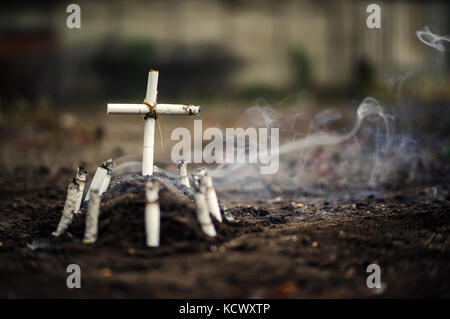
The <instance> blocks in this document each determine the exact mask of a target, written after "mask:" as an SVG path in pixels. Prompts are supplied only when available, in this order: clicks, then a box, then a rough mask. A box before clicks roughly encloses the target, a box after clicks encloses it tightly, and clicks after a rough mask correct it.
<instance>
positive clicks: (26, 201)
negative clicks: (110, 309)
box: [0, 167, 450, 298]
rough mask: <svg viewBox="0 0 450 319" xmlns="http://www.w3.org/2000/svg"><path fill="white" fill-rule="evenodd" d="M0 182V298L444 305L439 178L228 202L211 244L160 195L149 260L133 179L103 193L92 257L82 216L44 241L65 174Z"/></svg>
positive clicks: (183, 201) (444, 208)
mask: <svg viewBox="0 0 450 319" xmlns="http://www.w3.org/2000/svg"><path fill="white" fill-rule="evenodd" d="M0 175H1V178H0V211H1V214H0V229H1V231H0V242H1V246H0V297H3V298H5V297H6V298H16V297H38V298H47V297H52V298H56V297H63V298H66V297H69V298H70V297H82V298H85V297H87V298H92V297H100V298H110V297H112V298H133V297H138V298H140V297H146V298H147V297H148V298H171V297H172V298H220V297H222V298H233V297H244V298H305V297H306V298H328V297H332V298H335V297H337V298H353V297H357V298H360V297H374V298H377V297H388V298H390V297H408V298H409V297H447V298H448V297H450V275H449V271H448V270H449V264H450V238H449V234H450V214H449V207H450V198H449V195H448V188H447V185H448V183H446V182H445V181H443V180H442V179H443V177H441V182H442V184H441V186H440V187H438V188H437V189H428V188H426V189H422V188H412V189H409V190H408V191H402V192H401V193H392V192H391V193H389V194H385V195H380V196H371V197H369V198H365V199H364V200H359V201H354V202H351V201H350V202H347V203H340V204H331V203H326V202H323V203H321V204H304V203H302V202H292V201H291V200H290V198H289V197H290V196H289V195H286V196H284V197H283V198H280V199H279V200H278V201H276V202H272V203H268V202H262V201H254V202H252V200H251V199H248V200H247V201H246V202H245V203H244V202H242V203H236V201H234V202H231V201H230V200H228V199H226V198H225V199H223V200H222V203H221V204H222V205H223V206H224V207H226V209H225V216H226V218H225V220H224V222H223V223H222V224H219V223H217V222H216V223H215V226H216V229H217V232H218V236H217V238H214V239H211V238H207V237H206V236H204V235H203V234H202V232H201V230H200V229H199V226H198V224H197V222H196V219H195V211H194V205H193V202H192V201H191V200H190V199H189V197H188V196H185V195H184V194H183V192H177V191H173V190H169V188H170V187H169V188H167V187H163V189H162V191H161V210H162V237H161V246H160V247H159V248H156V249H149V248H147V247H146V246H145V235H144V218H143V211H144V205H145V204H144V191H143V187H142V185H143V184H142V183H143V181H142V178H141V177H139V176H137V175H136V176H132V177H130V178H129V180H127V181H126V183H128V184H130V183H131V184H133V185H131V186H133V187H130V185H128V184H127V185H123V184H124V181H123V180H120V178H119V179H116V180H115V181H114V182H113V184H112V185H111V188H110V190H109V191H108V193H109V194H110V195H111V196H110V195H107V196H105V198H104V200H103V203H102V214H101V217H100V222H99V223H100V227H99V240H98V242H97V243H96V244H94V245H91V246H87V245H84V244H83V243H82V240H81V239H82V235H83V231H84V219H85V214H84V213H82V214H79V215H77V216H76V217H75V219H74V222H73V224H72V225H71V226H70V228H69V232H68V233H66V234H65V235H64V236H62V237H61V238H58V239H55V238H52V236H51V232H52V231H53V230H55V228H56V226H57V223H58V221H59V218H60V214H61V210H62V207H63V204H64V198H65V192H66V188H67V184H68V181H69V180H70V178H71V177H72V176H73V169H72V168H61V169H60V170H59V171H57V172H56V173H54V174H50V173H49V169H48V168H46V167H40V168H35V169H31V168H17V169H16V170H14V171H11V172H7V171H3V172H0ZM442 176H445V175H442ZM156 178H159V179H160V180H163V178H162V177H161V176H160V175H157V176H156ZM444 179H445V178H444ZM167 185H169V184H167ZM169 186H170V185H169ZM123 190H126V191H123ZM112 195H114V196H112ZM73 263H75V264H78V265H79V266H80V267H81V273H82V288H81V289H68V288H67V286H66V278H67V276H68V274H67V273H66V267H67V266H68V265H69V264H73ZM372 263H376V264H379V265H380V267H381V269H382V277H381V279H382V283H383V284H382V289H380V290H378V291H373V290H371V289H369V288H367V286H366V278H367V276H368V274H367V273H366V267H367V266H368V265H369V264H372Z"/></svg>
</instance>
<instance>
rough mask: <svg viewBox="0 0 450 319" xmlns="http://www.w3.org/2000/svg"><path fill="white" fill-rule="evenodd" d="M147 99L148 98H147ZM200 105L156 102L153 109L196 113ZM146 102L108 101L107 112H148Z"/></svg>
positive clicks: (171, 112)
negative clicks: (123, 102)
mask: <svg viewBox="0 0 450 319" xmlns="http://www.w3.org/2000/svg"><path fill="white" fill-rule="evenodd" d="M147 101H148V99H147ZM200 109H201V107H200V106H198V105H189V104H156V106H155V111H156V113H157V114H162V115H197V114H199V113H200ZM149 111H150V109H149V108H148V105H147V104H122V103H108V106H107V109H106V113H107V114H144V115H145V114H148V113H149Z"/></svg>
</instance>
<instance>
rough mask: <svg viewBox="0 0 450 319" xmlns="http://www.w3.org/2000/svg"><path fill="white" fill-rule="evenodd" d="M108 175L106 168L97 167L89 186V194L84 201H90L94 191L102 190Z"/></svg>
mask: <svg viewBox="0 0 450 319" xmlns="http://www.w3.org/2000/svg"><path fill="white" fill-rule="evenodd" d="M107 173H108V170H107V169H106V168H105V167H103V165H101V166H99V167H97V170H96V171H95V175H94V178H93V179H92V182H91V185H90V186H89V189H88V193H87V195H86V197H85V198H84V201H88V200H89V198H90V196H91V191H92V190H94V189H95V190H99V189H100V187H101V186H102V184H103V180H104V179H105V176H106V174H107Z"/></svg>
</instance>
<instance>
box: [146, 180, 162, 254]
mask: <svg viewBox="0 0 450 319" xmlns="http://www.w3.org/2000/svg"><path fill="white" fill-rule="evenodd" d="M145 197H146V204H145V234H146V238H147V246H148V247H158V246H159V237H160V235H159V234H160V210H159V202H158V198H159V184H158V183H157V182H152V181H148V182H147V183H146V184H145Z"/></svg>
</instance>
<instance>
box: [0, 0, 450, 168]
mask: <svg viewBox="0 0 450 319" xmlns="http://www.w3.org/2000/svg"><path fill="white" fill-rule="evenodd" d="M76 3H77V4H78V5H79V6H80V7H81V28H80V29H69V28H68V27H67V26H66V19H67V17H68V16H69V13H67V12H66V7H67V6H68V5H69V4H70V2H61V1H42V0H39V1H33V2H28V1H14V2H10V3H4V2H2V3H1V4H0V70H1V71H0V130H1V131H0V132H1V138H0V147H1V148H0V150H1V154H0V164H2V165H4V166H5V167H9V166H12V165H20V164H24V165H32V164H33V163H36V162H39V165H41V164H42V165H46V166H49V167H53V166H57V165H58V164H57V163H59V162H60V161H66V163H68V164H70V165H72V164H75V163H80V162H83V161H86V162H88V163H91V161H92V162H98V161H102V160H104V159H106V158H108V157H110V156H112V157H118V156H123V155H126V154H135V153H139V152H140V149H141V139H142V128H143V122H142V121H141V120H139V119H137V118H135V117H133V116H131V117H127V116H110V117H108V118H107V117H106V114H105V113H106V112H105V111H106V103H108V102H134V103H138V102H140V101H141V100H142V99H143V98H144V95H145V88H146V82H147V72H148V70H149V69H150V68H156V69H159V70H160V80H159V100H160V101H164V102H173V103H175V102H182V103H192V104H200V105H202V106H204V109H203V111H202V119H203V120H205V121H208V124H205V123H204V127H205V126H219V127H226V125H229V124H230V123H233V122H234V121H235V120H236V119H237V118H239V112H240V111H242V112H243V111H244V110H245V109H246V108H248V107H250V106H252V105H255V104H258V103H263V104H267V105H271V106H278V105H280V107H281V108H282V107H285V108H296V109H298V108H302V111H304V112H305V114H308V112H313V111H317V110H320V109H321V108H322V107H323V106H327V107H329V106H334V107H337V108H342V109H345V107H346V106H350V107H352V108H351V110H354V107H355V105H357V104H358V103H359V102H360V101H361V100H362V99H363V98H364V97H366V96H374V97H376V98H377V99H379V100H381V101H383V102H384V103H394V102H396V103H399V99H400V98H401V101H402V104H405V103H406V104H415V105H416V104H417V105H420V106H421V107H423V108H425V109H426V108H428V107H429V106H430V105H436V104H437V105H445V106H448V101H449V100H450V77H449V69H450V63H449V57H448V54H447V53H442V52H439V51H437V50H434V49H432V48H430V47H428V46H426V45H424V44H423V43H422V42H420V41H419V40H418V38H417V36H416V31H417V30H420V29H422V28H423V27H424V26H428V27H429V28H430V30H431V31H432V32H434V33H436V34H439V35H447V34H450V23H449V22H448V18H449V13H450V10H449V9H450V3H448V2H446V1H376V2H375V3H377V4H379V5H380V7H381V28H380V29H369V28H368V27H367V26H366V19H367V17H368V16H369V13H367V12H366V8H367V6H368V5H369V4H370V3H374V2H373V1H351V0H340V1H337V0H333V1H325V0H323V1H319V0H314V1H313V0H246V1H243V0H227V1H225V0H184V1H176V0H161V1H158V0H157V1H138V0H134V1H125V0H118V1H77V2H76ZM261 101H263V102H261ZM447 109H448V108H445V110H444V111H442V110H440V111H439V117H440V118H441V119H442V118H448V117H447V116H446V115H448V111H447ZM308 110H309V111H308ZM426 110H427V109H426ZM442 112H445V113H442ZM432 113H433V112H432V111H429V109H428V110H427V111H425V113H423V112H422V113H420V112H419V114H420V116H418V117H422V116H423V114H427V116H428V115H429V116H430V119H431V114H432ZM306 118H308V117H307V116H306ZM192 121H193V120H192V119H189V120H186V119H184V118H177V119H174V120H173V119H171V118H164V119H163V120H162V127H163V133H164V137H165V141H168V142H167V146H170V141H169V138H170V132H171V128H173V127H176V126H187V127H189V126H191V124H192V123H191V122H192ZM435 124H436V123H435ZM447 124H449V123H448V122H441V124H439V125H441V126H442V128H443V130H444V131H445V130H449V129H445V128H446V127H448V126H450V125H447ZM424 126H426V125H424ZM106 137H107V138H109V140H107V138H106ZM444 144H445V143H444ZM449 145H450V144H449ZM158 147H159V146H158ZM166 149H169V150H170V148H169V147H166ZM449 150H450V148H449ZM449 154H450V153H449Z"/></svg>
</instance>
